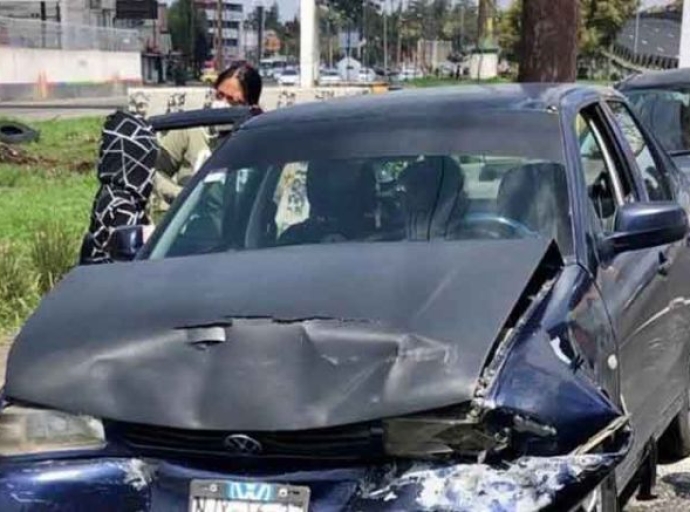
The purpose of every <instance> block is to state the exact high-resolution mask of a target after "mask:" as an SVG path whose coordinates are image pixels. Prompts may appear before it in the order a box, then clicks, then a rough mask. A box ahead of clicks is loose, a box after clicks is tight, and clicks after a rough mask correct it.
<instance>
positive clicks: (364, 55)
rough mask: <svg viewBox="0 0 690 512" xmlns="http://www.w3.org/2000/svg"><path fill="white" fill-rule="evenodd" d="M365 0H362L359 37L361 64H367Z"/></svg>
mask: <svg viewBox="0 0 690 512" xmlns="http://www.w3.org/2000/svg"><path fill="white" fill-rule="evenodd" d="M366 33H367V0H363V1H362V37H360V39H359V44H360V45H361V46H360V52H359V58H360V59H361V60H362V65H364V66H368V63H367V45H368V43H369V42H368V41H367V36H366Z"/></svg>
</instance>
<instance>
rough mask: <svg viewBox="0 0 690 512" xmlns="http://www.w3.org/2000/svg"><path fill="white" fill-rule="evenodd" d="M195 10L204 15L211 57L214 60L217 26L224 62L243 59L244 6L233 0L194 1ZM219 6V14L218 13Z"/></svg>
mask: <svg viewBox="0 0 690 512" xmlns="http://www.w3.org/2000/svg"><path fill="white" fill-rule="evenodd" d="M194 2H195V4H196V6H197V9H199V10H201V11H203V12H204V14H205V15H206V23H207V30H208V36H209V41H210V42H211V48H212V50H211V55H212V56H213V58H214V59H215V58H216V36H217V35H218V28H219V26H218V24H219V23H220V28H221V30H222V32H221V33H222V41H223V42H222V47H223V50H222V53H223V57H224V60H225V61H226V62H227V61H231V60H233V59H238V58H242V57H243V53H244V52H243V44H242V43H243V38H242V21H243V19H244V6H243V4H242V2H240V1H236V0H235V1H233V0H194ZM219 6H220V13H219V12H218V11H219Z"/></svg>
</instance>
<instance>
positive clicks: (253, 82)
mask: <svg viewBox="0 0 690 512" xmlns="http://www.w3.org/2000/svg"><path fill="white" fill-rule="evenodd" d="M233 77H234V78H237V81H238V82H239V83H240V87H241V88H242V94H244V99H245V101H246V102H247V104H248V105H249V106H254V105H258V104H259V99H260V98H261V88H262V82H261V75H260V74H259V72H258V71H257V70H256V68H254V66H252V65H251V64H249V63H248V62H247V61H244V60H238V61H235V62H233V63H232V64H231V65H230V67H228V68H227V69H226V70H224V71H223V72H222V73H220V74H219V75H218V78H216V81H215V83H214V84H213V88H214V89H218V87H220V85H221V84H222V83H223V82H225V81H226V80H228V79H229V78H233Z"/></svg>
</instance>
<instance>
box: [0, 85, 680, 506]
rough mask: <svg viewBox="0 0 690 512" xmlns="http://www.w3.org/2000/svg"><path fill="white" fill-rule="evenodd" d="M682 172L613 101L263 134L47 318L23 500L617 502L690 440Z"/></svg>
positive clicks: (330, 109) (26, 429) (536, 95)
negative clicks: (660, 455) (125, 258)
mask: <svg viewBox="0 0 690 512" xmlns="http://www.w3.org/2000/svg"><path fill="white" fill-rule="evenodd" d="M684 180H685V178H684V177H683V176H682V175H681V174H680V173H679V172H678V171H677V170H676V168H675V167H674V166H673V165H672V163H670V161H669V157H668V156H667V155H666V154H665V153H664V152H663V151H662V150H661V148H660V146H659V145H658V144H657V142H656V140H655V139H654V138H653V137H652V136H650V134H649V133H648V132H647V131H646V129H645V128H643V127H642V126H641V125H640V124H639V123H638V121H637V119H636V117H635V116H634V115H633V114H632V113H631V111H630V108H629V106H628V104H627V103H626V100H625V99H624V98H623V96H621V95H619V94H618V93H616V92H614V91H612V90H610V89H597V88H590V87H581V86H547V85H539V86H531V85H528V86H518V85H510V86H496V87H493V86H492V87H467V88H454V89H437V90H429V91H424V92H416V91H415V92H396V93H391V94H389V95H384V96H376V97H370V98H366V97H365V98H357V99H344V100H335V101H332V102H327V103H323V104H312V105H304V106H299V107H294V108H289V109H283V110H280V111H276V112H272V113H268V114H265V115H262V116H259V117H257V118H255V119H252V120H251V121H249V122H247V123H245V124H244V125H243V126H242V127H241V128H240V129H238V130H237V131H236V132H235V133H234V134H233V135H232V137H230V139H229V140H228V141H226V142H225V143H224V144H223V145H222V146H221V147H220V148H219V149H218V150H217V151H216V152H215V153H214V154H213V155H212V156H211V158H210V159H209V160H208V161H207V163H206V164H205V166H204V167H203V168H202V170H201V171H200V172H199V173H198V174H197V175H196V176H195V177H194V179H193V180H192V182H190V183H189V184H188V185H187V187H186V188H185V190H184V192H183V194H182V195H181V196H180V197H179V198H178V199H177V201H176V203H175V204H174V206H173V208H172V210H171V211H170V212H169V213H168V214H167V216H166V218H165V219H164V221H163V223H162V224H161V225H159V226H158V227H157V229H156V231H155V232H154V234H153V236H152V238H151V239H150V240H148V242H147V243H146V245H144V246H143V247H141V248H139V247H132V246H131V244H132V243H135V242H136V240H139V239H140V237H139V236H134V235H136V234H137V232H138V230H139V229H140V228H138V227H135V228H128V229H124V230H120V231H119V232H118V234H117V236H115V237H114V240H115V242H114V243H113V246H112V248H113V256H114V257H115V258H118V257H119V258H120V259H122V257H123V255H126V254H132V253H133V251H132V249H137V251H135V252H136V257H135V258H134V259H133V260H132V261H118V262H115V263H112V264H107V265H92V266H85V267H80V268H77V269H75V270H73V271H72V272H71V273H70V274H69V275H68V276H67V277H66V278H65V279H64V280H63V281H62V282H61V283H60V284H59V285H58V286H57V287H56V289H55V290H53V291H52V292H51V293H50V294H49V295H48V296H47V297H46V298H45V299H44V300H43V302H42V304H41V305H40V307H39V308H38V310H37V311H36V312H35V314H34V315H33V316H32V317H31V318H30V319H29V321H28V322H27V323H26V325H25V326H24V328H23V329H22V331H21V333H20V334H19V336H18V338H17V340H16V342H15V343H14V345H13V348H12V351H11V354H10V359H9V365H8V372H7V382H6V386H5V389H4V402H3V409H2V412H1V413H0V510H2V511H14V510H16V511H20V510H22V511H24V510H31V511H34V510H38V511H43V510H45V511H62V510H99V511H108V510H113V511H115V510H118V511H119V510H126V511H130V510H131V511H179V512H188V511H193V512H197V511H204V512H205V511H221V510H223V511H276V512H277V511H280V512H287V511H290V512H303V511H306V510H309V511H315V512H320V511H409V510H429V511H431V510H434V511H439V510H443V511H473V512H477V511H517V510H520V511H524V510H542V509H551V510H586V511H592V510H603V511H614V510H617V508H616V507H617V505H618V504H619V503H620V502H624V501H625V500H626V499H627V498H628V497H629V496H630V495H631V493H632V492H634V491H635V490H636V489H638V488H639V489H640V491H641V492H642V493H647V494H649V493H650V491H651V488H652V486H653V484H654V474H655V472H654V467H655V465H656V458H657V454H658V453H659V452H660V451H662V452H665V453H666V454H668V455H670V456H676V457H677V456H683V455H686V454H687V453H688V452H689V451H690V425H689V424H688V407H689V406H688V377H689V371H688V370H689V368H690V366H689V365H688V363H689V361H688V357H689V354H688V349H689V346H688V342H687V341H688V335H689V334H690V315H689V310H688V306H689V305H690V254H689V249H688V212H689V211H690V197H689V196H688V193H687V190H688V188H687V184H686V183H685V181H684ZM127 244H130V245H129V246H127ZM685 293H689V296H688V297H686V296H685Z"/></svg>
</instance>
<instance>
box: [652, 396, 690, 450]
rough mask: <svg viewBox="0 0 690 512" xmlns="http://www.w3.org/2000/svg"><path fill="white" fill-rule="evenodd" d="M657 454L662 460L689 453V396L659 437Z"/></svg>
mask: <svg viewBox="0 0 690 512" xmlns="http://www.w3.org/2000/svg"><path fill="white" fill-rule="evenodd" d="M659 455H660V456H661V457H662V458H663V459H664V460H678V459H682V458H685V457H687V456H688V455H690V397H688V394H687V393H686V396H685V400H683V407H682V408H681V410H680V412H679V413H678V415H677V416H676V417H675V418H673V421H671V424H670V425H669V426H668V429H666V432H664V434H663V435H662V436H661V438H660V439H659Z"/></svg>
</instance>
